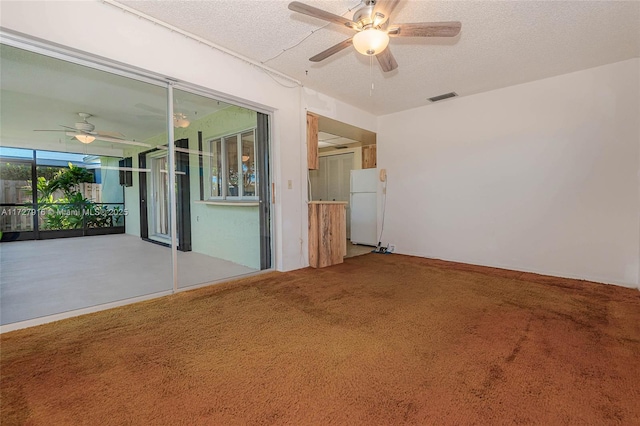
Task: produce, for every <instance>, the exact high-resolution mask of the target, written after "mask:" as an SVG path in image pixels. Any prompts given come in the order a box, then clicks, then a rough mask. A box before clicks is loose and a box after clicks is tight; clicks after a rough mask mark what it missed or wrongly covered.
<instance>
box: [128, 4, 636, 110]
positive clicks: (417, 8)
mask: <svg viewBox="0 0 640 426" xmlns="http://www.w3.org/2000/svg"><path fill="white" fill-rule="evenodd" d="M303 2H304V3H307V4H309V5H313V6H315V7H318V8H321V9H325V10H327V11H329V12H333V13H335V14H339V15H344V16H345V17H348V18H350V17H351V16H352V14H353V11H352V12H349V10H350V9H353V8H354V7H355V6H356V5H358V1H354V0H349V1H345V0H335V1H321V0H305V1H303ZM121 3H122V4H124V5H126V6H129V7H131V8H134V9H136V10H138V11H140V12H143V13H145V14H147V15H150V16H152V17H154V18H156V19H159V20H161V21H164V22H166V23H168V24H171V25H173V26H175V27H178V28H180V29H183V30H185V31H189V32H191V33H193V34H195V35H198V36H200V37H203V38H205V39H207V40H209V41H211V42H213V43H216V44H218V45H221V46H224V47H226V48H228V49H231V50H233V51H235V52H238V53H240V54H242V55H244V56H247V57H249V58H252V59H254V60H256V61H258V62H264V63H265V64H266V65H268V66H269V67H271V68H274V69H276V70H278V71H281V72H283V73H285V74H287V75H289V76H291V77H294V78H296V79H298V80H300V81H301V82H302V83H303V84H304V85H305V86H308V87H310V88H313V89H315V90H318V91H320V92H323V93H325V94H328V95H331V96H333V97H335V98H337V99H341V100H343V101H345V102H347V103H349V104H352V105H354V106H357V107H360V108H362V109H364V110H367V111H370V112H372V113H374V114H388V113H393V112H397V111H401V110H404V109H409V108H413V107H417V106H421V105H425V104H427V103H428V101H427V98H429V97H432V96H436V95H440V94H443V93H447V92H452V91H455V92H457V93H458V94H459V95H460V96H465V95H470V94H473V93H479V92H483V91H487V90H493V89H497V88H501V87H506V86H511V85H514V84H519V83H525V82H528V81H533V80H538V79H541V78H546V77H551V76H554V75H560V74H565V73H569V72H573V71H578V70H581V69H586V68H590V67H594V66H598V65H604V64H607V63H613V62H617V61H622V60H626V59H630V58H633V57H640V2H638V1H600V2H592V1H522V0H511V1H425V0H402V1H401V2H400V5H399V6H398V7H397V8H396V10H395V12H394V14H393V15H392V16H391V22H393V23H406V22H424V21H461V22H462V32H461V34H460V35H459V36H458V37H455V38H453V39H436V38H430V39H424V38H393V39H392V40H391V44H390V46H391V49H392V52H393V54H394V56H395V57H396V59H397V61H398V64H399V69H397V70H395V71H392V72H390V73H386V74H385V73H382V72H381V70H380V68H379V66H378V65H377V61H375V60H374V67H373V70H372V71H373V72H372V73H371V69H370V63H369V58H367V57H364V56H362V55H359V54H357V53H356V52H355V50H354V49H353V48H348V49H345V50H344V51H342V52H340V53H338V54H336V55H334V56H333V57H331V58H329V59H327V60H325V61H323V62H321V63H318V64H313V63H311V62H309V61H308V58H309V57H311V56H313V55H315V54H317V53H319V52H321V51H323V50H324V49H326V48H328V47H330V46H332V45H333V44H336V43H338V42H340V41H342V40H344V39H346V38H348V37H350V35H351V32H350V30H348V29H347V28H341V27H339V26H338V25H335V24H330V25H326V26H325V24H326V23H325V22H324V21H321V20H318V19H315V18H311V17H307V16H303V15H300V14H298V13H294V12H291V11H289V10H288V9H287V4H288V1H273V0H210V1H178V0H164V1H129V0H124V1H121ZM312 31H315V32H314V33H312ZM285 49H288V50H286V51H285V52H283V50H285ZM371 74H372V77H371V76H370V75H371ZM372 79H373V82H374V85H375V89H374V91H373V93H372V94H371V96H370V90H369V89H370V86H371V81H372Z"/></svg>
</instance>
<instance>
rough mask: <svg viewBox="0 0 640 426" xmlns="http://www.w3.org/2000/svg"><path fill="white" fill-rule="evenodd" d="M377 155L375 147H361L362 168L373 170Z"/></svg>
mask: <svg viewBox="0 0 640 426" xmlns="http://www.w3.org/2000/svg"><path fill="white" fill-rule="evenodd" d="M376 156H377V153H376V146H375V145H365V146H363V147H362V168H363V169H375V168H376V166H377V158H376Z"/></svg>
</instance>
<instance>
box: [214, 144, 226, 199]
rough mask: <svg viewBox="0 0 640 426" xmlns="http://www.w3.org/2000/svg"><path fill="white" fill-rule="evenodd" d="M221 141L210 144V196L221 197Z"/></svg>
mask: <svg viewBox="0 0 640 426" xmlns="http://www.w3.org/2000/svg"><path fill="white" fill-rule="evenodd" d="M222 172H223V170H222V140H221V139H216V140H214V141H212V142H211V196H212V197H222V196H223V195H224V194H223V193H222V176H223V173H222Z"/></svg>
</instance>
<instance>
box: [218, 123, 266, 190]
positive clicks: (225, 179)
mask: <svg viewBox="0 0 640 426" xmlns="http://www.w3.org/2000/svg"><path fill="white" fill-rule="evenodd" d="M256 129H257V128H256V127H251V128H248V129H245V130H242V131H239V132H234V133H229V134H226V135H221V136H217V137H215V138H210V139H208V140H207V144H208V147H209V153H210V155H209V173H208V174H209V184H208V189H209V200H215V201H219V200H228V201H245V200H258V195H257V192H258V185H259V182H258V164H259V163H258V159H257V158H254V163H255V165H256V167H255V170H254V175H255V177H256V183H255V184H256V185H255V186H256V195H247V196H245V195H244V185H242V182H243V181H244V172H243V170H242V135H243V134H245V133H248V132H252V133H253V155H254V157H256V156H257V154H258V145H257V144H258V141H257V138H256ZM234 137H235V139H236V142H235V143H236V146H237V149H238V151H237V152H238V165H237V166H238V173H239V176H238V195H229V194H228V190H229V165H228V161H229V158H228V155H227V141H228V140H229V139H232V138H234ZM218 141H220V155H221V156H222V161H221V167H222V184H221V186H220V188H221V192H222V194H221V195H219V196H214V195H212V192H213V182H212V178H213V167H214V165H213V161H214V155H213V152H214V149H213V144H214V143H216V142H218Z"/></svg>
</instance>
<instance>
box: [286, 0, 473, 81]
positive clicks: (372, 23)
mask: <svg viewBox="0 0 640 426" xmlns="http://www.w3.org/2000/svg"><path fill="white" fill-rule="evenodd" d="M399 2H400V0H362V6H360V7H359V8H358V9H357V10H356V11H355V13H354V14H353V19H347V18H344V17H342V16H339V15H334V14H333V13H330V12H327V11H324V10H322V9H318V8H316V7H313V6H309V5H307V4H304V3H300V2H298V1H293V2H291V3H289V9H290V10H292V11H294V12H298V13H302V14H304V15H308V16H313V17H314V18H318V19H322V20H325V21H329V22H331V23H334V24H338V25H343V26H345V27H347V28H351V29H352V30H354V31H357V33H356V34H355V35H354V36H353V37H351V38H349V39H347V40H345V41H342V42H340V43H338V44H336V45H335V46H331V47H330V48H328V49H327V50H325V51H323V52H320V53H318V54H317V55H315V56H312V57H311V58H309V60H310V61H311V62H320V61H322V60H324V59H327V58H328V57H329V56H331V55H333V54H335V53H338V52H340V51H341V50H343V49H345V48H347V47H348V46H350V45H352V44H353V46H354V47H355V48H356V50H357V51H358V52H359V53H362V54H363V55H367V56H374V55H375V57H376V59H378V62H379V63H380V66H381V67H382V70H383V71H384V72H389V71H393V70H394V69H396V68H398V63H397V62H396V59H395V58H394V57H393V54H392V53H391V51H390V50H389V47H387V46H388V44H389V37H455V36H457V35H458V34H459V33H460V29H461V28H462V24H461V23H460V22H458V21H450V22H418V23H412V24H390V23H389V16H390V15H391V13H392V12H393V10H394V9H395V8H396V6H397V5H398V3H399Z"/></svg>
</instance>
